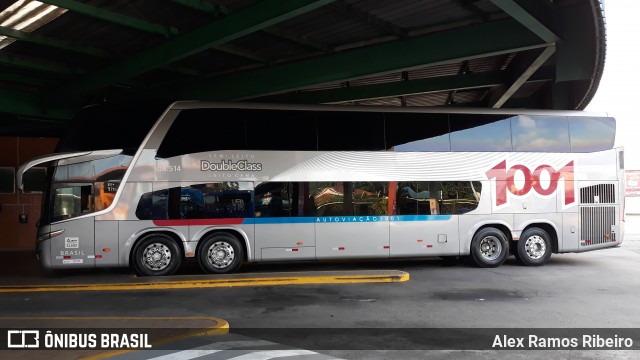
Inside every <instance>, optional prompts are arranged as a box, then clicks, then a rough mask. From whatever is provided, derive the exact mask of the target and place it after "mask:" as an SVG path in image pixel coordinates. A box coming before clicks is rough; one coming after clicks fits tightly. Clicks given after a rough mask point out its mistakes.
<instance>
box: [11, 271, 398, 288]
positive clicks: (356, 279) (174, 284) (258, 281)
mask: <svg viewBox="0 0 640 360" xmlns="http://www.w3.org/2000/svg"><path fill="white" fill-rule="evenodd" d="M271 275H273V274H271ZM232 276H233V275H232ZM240 276H242V275H240ZM408 280H409V273H407V272H404V271H398V270H387V271H354V272H348V271H346V272H333V273H331V274H328V275H308V273H302V274H301V273H294V274H293V275H292V274H291V273H289V274H287V273H280V274H277V276H264V277H252V278H248V277H226V278H223V279H220V278H217V279H190V280H179V281H170V280H169V281H162V280H159V281H155V282H148V281H147V282H137V283H120V284H116V283H111V284H64V285H63V284H54V285H19V286H0V293H25V292H63V291H122V290H167V289H200V288H218V287H242V286H245V287H246V286H280V285H305V284H357V283H391V282H404V281H408Z"/></svg>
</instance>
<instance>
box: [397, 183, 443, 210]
mask: <svg viewBox="0 0 640 360" xmlns="http://www.w3.org/2000/svg"><path fill="white" fill-rule="evenodd" d="M431 199H432V194H431V192H430V191H429V183H428V182H424V181H411V182H399V183H398V187H397V190H396V210H395V214H396V215H429V214H431V206H430V205H431V204H430V200H431ZM433 200H434V201H435V197H433Z"/></svg>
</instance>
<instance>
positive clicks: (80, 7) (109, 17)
mask: <svg viewBox="0 0 640 360" xmlns="http://www.w3.org/2000/svg"><path fill="white" fill-rule="evenodd" d="M187 1H188V0H187ZM43 2H46V3H49V4H51V5H56V6H58V7H62V8H65V9H69V10H72V11H77V12H79V13H81V14H84V15H87V16H92V17H95V18H98V19H101V20H104V21H109V22H112V23H115V24H119V25H123V26H127V27H130V28H134V29H138V30H142V31H145V32H149V33H154V34H160V35H164V36H166V37H169V36H173V35H178V34H179V31H178V29H176V28H174V27H167V26H164V25H160V24H155V23H152V22H149V21H144V20H140V19H137V18H134V17H130V16H127V15H122V14H118V13H115V12H113V11H108V10H104V9H100V8H97V7H93V6H90V5H87V4H83V3H79V2H77V1H73V0H44V1H43ZM214 7H215V5H214ZM218 50H220V51H223V52H226V53H229V54H232V55H236V56H241V57H245V58H248V59H251V60H254V61H260V62H268V60H265V59H264V58H262V57H259V56H258V55H254V54H252V53H250V52H248V51H242V52H241V51H238V50H237V49H233V48H227V47H226V46H220V47H219V48H218ZM167 68H168V69H169V70H171V71H175V72H179V73H183V74H187V75H189V74H193V72H194V71H193V70H189V69H186V70H185V69H180V68H173V67H167Z"/></svg>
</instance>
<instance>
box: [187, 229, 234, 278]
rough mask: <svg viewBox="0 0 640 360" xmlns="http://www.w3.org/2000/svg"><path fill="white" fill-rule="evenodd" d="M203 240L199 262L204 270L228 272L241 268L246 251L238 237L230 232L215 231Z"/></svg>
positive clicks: (215, 272) (216, 272) (214, 272)
mask: <svg viewBox="0 0 640 360" xmlns="http://www.w3.org/2000/svg"><path fill="white" fill-rule="evenodd" d="M202 241H203V243H202V246H201V247H200V250H199V253H198V263H199V264H200V268H201V269H202V271H204V272H206V273H211V274H228V273H233V272H235V271H236V270H238V268H240V265H241V264H242V259H244V251H243V249H242V245H241V244H240V241H239V240H238V238H237V237H235V236H233V235H231V234H228V233H214V234H211V235H209V236H207V237H206V238H205V239H204V240H202Z"/></svg>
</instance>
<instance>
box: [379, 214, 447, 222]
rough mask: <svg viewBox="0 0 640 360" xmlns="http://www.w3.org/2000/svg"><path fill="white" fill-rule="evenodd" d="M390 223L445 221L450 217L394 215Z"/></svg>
mask: <svg viewBox="0 0 640 360" xmlns="http://www.w3.org/2000/svg"><path fill="white" fill-rule="evenodd" d="M390 218H391V219H390V220H391V221H447V220H451V215H394V216H390Z"/></svg>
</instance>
